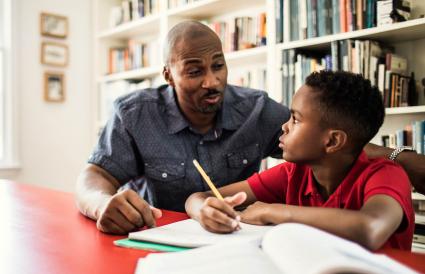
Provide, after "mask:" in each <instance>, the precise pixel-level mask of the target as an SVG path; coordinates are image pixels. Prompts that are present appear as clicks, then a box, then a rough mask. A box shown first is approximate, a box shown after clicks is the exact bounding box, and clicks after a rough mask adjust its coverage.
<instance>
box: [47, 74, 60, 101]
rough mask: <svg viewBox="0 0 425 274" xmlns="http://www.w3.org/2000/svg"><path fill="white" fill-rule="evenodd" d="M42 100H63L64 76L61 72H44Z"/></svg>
mask: <svg viewBox="0 0 425 274" xmlns="http://www.w3.org/2000/svg"><path fill="white" fill-rule="evenodd" d="M44 100H45V101H47V102H63V101H65V76H64V74H63V73H61V72H45V73H44Z"/></svg>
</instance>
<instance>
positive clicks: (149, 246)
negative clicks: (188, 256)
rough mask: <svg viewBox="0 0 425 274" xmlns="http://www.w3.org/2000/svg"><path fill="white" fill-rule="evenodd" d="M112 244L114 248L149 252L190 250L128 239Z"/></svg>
mask: <svg viewBox="0 0 425 274" xmlns="http://www.w3.org/2000/svg"><path fill="white" fill-rule="evenodd" d="M114 244H115V245H116V246H121V247H130V248H136V249H143V250H150V251H165V252H175V251H184V250H188V249H192V248H188V247H180V246H173V245H164V244H156V243H151V242H144V241H135V240H130V239H128V238H126V239H121V240H116V241H114Z"/></svg>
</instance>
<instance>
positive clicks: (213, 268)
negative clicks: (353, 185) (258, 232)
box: [136, 223, 415, 274]
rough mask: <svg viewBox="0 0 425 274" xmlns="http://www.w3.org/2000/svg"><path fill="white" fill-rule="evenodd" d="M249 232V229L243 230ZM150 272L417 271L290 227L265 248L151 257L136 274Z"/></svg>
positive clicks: (232, 246)
mask: <svg viewBox="0 0 425 274" xmlns="http://www.w3.org/2000/svg"><path fill="white" fill-rule="evenodd" d="M242 230H243V229H242ZM141 273H144V274H150V273H156V274H161V273H174V274H177V273H179V274H180V273H181V274H183V273H185V274H187V273H188V274H191V273H203V274H217V273H220V274H222V273H229V274H234V273H253V274H254V273H271V274H278V273H307V274H308V273H311V274H312V273H415V272H414V271H413V270H411V269H409V268H407V267H405V266H403V265H401V264H400V263H398V262H396V261H394V260H392V259H390V258H389V257H387V256H385V255H378V254H373V253H371V252H370V251H368V250H366V249H364V248H362V247H361V246H359V245H358V244H355V243H353V242H350V241H347V240H345V239H342V238H339V237H337V236H334V235H332V234H329V233H327V232H324V231H321V230H319V229H316V228H313V227H310V226H306V225H302V224H294V223H287V224H281V225H278V226H275V227H273V228H272V229H270V230H269V231H267V232H266V233H265V235H264V237H263V239H262V241H261V246H259V245H258V244H256V243H254V242H252V241H248V242H244V241H238V242H232V243H220V244H215V245H210V246H206V247H201V248H196V249H191V250H187V251H182V252H175V253H155V254H149V255H148V256H147V257H146V258H141V259H139V261H138V264H137V268H136V274H141Z"/></svg>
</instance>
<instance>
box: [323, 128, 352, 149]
mask: <svg viewBox="0 0 425 274" xmlns="http://www.w3.org/2000/svg"><path fill="white" fill-rule="evenodd" d="M327 137H328V139H327V143H326V148H325V149H326V152H327V153H334V152H337V151H339V150H341V149H342V148H343V147H344V146H345V145H346V143H347V137H348V136H347V133H346V132H345V131H343V130H339V129H332V130H329V132H328V136H327Z"/></svg>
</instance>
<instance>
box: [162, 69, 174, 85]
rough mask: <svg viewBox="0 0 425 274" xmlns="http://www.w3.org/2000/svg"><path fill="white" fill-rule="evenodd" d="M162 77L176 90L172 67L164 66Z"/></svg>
mask: <svg viewBox="0 0 425 274" xmlns="http://www.w3.org/2000/svg"><path fill="white" fill-rule="evenodd" d="M162 76H164V79H165V81H166V82H167V83H168V84H169V85H170V86H172V87H173V88H174V81H173V76H172V75H171V71H170V67H169V66H164V68H163V70H162Z"/></svg>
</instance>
